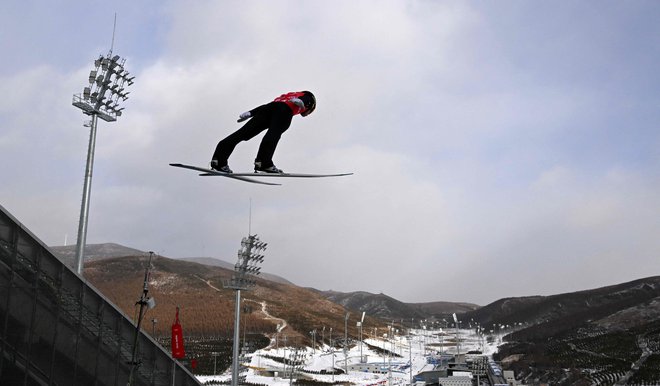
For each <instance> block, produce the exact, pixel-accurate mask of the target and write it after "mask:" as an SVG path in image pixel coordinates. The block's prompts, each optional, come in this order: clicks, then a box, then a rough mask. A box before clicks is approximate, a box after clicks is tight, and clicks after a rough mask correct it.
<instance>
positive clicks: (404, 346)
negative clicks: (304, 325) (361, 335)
mask: <svg viewBox="0 0 660 386" xmlns="http://www.w3.org/2000/svg"><path fill="white" fill-rule="evenodd" d="M459 338H460V346H459V347H457V346H456V331H455V330H453V329H452V330H445V331H442V330H435V331H430V330H412V331H411V334H410V337H408V336H396V335H395V336H394V337H392V338H386V337H383V338H378V339H373V338H369V339H365V340H364V344H362V345H361V344H360V342H357V343H356V344H355V345H353V347H351V348H350V350H348V352H347V353H346V355H345V354H344V351H343V349H335V350H334V352H333V350H331V349H330V347H329V346H327V345H325V346H324V347H319V346H317V347H316V349H315V350H314V349H312V348H311V347H307V348H305V349H298V352H297V354H298V358H300V359H302V360H304V365H302V366H301V367H302V369H304V370H308V371H311V372H318V373H320V372H322V371H323V372H325V371H328V370H330V369H332V368H333V367H334V368H337V369H345V368H348V367H350V366H351V365H357V364H359V363H360V353H362V356H363V357H365V356H366V363H370V364H374V365H375V366H374V367H376V368H379V369H380V368H383V369H384V373H381V374H378V373H372V372H365V371H358V370H355V371H351V370H350V368H349V371H348V373H347V374H340V375H332V374H316V373H305V376H307V377H310V378H313V379H316V380H318V381H322V382H329V383H331V382H350V383H353V384H356V385H376V384H385V383H388V382H389V384H391V385H404V384H409V383H410V380H411V377H413V376H414V375H415V374H417V373H419V372H421V371H426V370H432V369H433V365H432V364H429V363H427V356H429V355H431V354H437V353H440V352H443V353H446V354H456V353H457V350H459V352H460V353H466V352H469V351H477V350H478V351H481V352H482V353H483V355H488V356H490V355H492V354H493V353H494V352H496V351H497V345H496V342H497V339H495V342H493V343H488V342H487V339H486V337H485V336H483V337H481V338H480V337H479V336H477V335H476V334H475V332H474V330H459ZM368 345H371V346H374V347H379V348H383V349H385V350H387V351H389V352H393V353H396V354H398V355H399V356H398V357H397V356H390V355H388V354H387V353H386V354H378V353H377V352H376V351H374V350H371V349H370V348H369V346H368ZM294 353H296V351H295V349H294V348H292V347H282V345H281V341H280V346H279V347H278V348H277V349H276V348H275V347H274V344H272V345H271V346H270V347H269V348H265V349H262V350H258V351H256V352H254V353H252V354H250V355H249V358H250V365H249V370H248V372H247V381H248V382H252V383H259V384H265V385H274V386H279V385H282V386H284V385H288V384H289V378H288V377H284V374H285V369H284V365H283V364H282V363H281V362H278V361H275V360H273V359H270V358H272V357H276V358H292V357H293V355H294ZM269 357H270V358H269ZM411 359H412V366H409V363H410V362H411ZM263 370H275V371H277V376H273V377H268V376H263V375H259V373H262V372H263ZM388 370H389V371H388ZM288 372H289V371H288V370H287V374H288ZM198 379H199V380H200V382H202V383H205V382H209V381H212V380H217V381H229V380H231V369H230V370H228V371H227V372H226V373H224V374H222V375H217V376H198Z"/></svg>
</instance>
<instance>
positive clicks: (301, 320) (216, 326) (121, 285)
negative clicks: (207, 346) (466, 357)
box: [85, 256, 384, 343]
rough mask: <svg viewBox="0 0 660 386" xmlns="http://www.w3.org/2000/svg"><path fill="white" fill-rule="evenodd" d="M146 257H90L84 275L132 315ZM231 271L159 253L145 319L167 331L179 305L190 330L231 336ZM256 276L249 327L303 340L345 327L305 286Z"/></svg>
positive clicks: (246, 303) (248, 296) (247, 299)
mask: <svg viewBox="0 0 660 386" xmlns="http://www.w3.org/2000/svg"><path fill="white" fill-rule="evenodd" d="M147 261H148V257H147V256H128V257H118V258H109V259H102V260H97V261H92V262H90V263H88V264H87V265H86V266H85V277H86V278H87V279H88V280H89V281H90V282H91V283H92V284H93V285H94V286H95V287H97V288H98V289H99V290H100V291H101V292H102V293H103V294H104V295H105V296H107V297H108V298H109V299H110V300H111V301H113V302H114V303H115V304H117V305H118V306H119V307H120V308H121V309H122V310H124V311H125V312H126V313H127V314H128V315H133V314H134V313H135V303H136V301H137V300H138V298H139V296H140V294H141V290H142V286H143V280H144V272H145V266H146V264H147ZM232 273H233V272H232V271H230V270H227V269H225V268H221V267H212V266H208V265H202V264H199V263H193V262H187V261H181V260H176V259H168V258H165V257H161V256H156V257H155V258H154V261H153V270H152V272H151V278H150V281H149V283H150V285H149V295H150V296H152V297H153V298H154V299H155V300H156V304H157V306H156V307H155V308H154V309H152V310H150V311H148V314H147V320H151V319H153V318H155V319H157V320H158V321H159V322H158V323H157V324H156V326H155V327H156V335H166V334H168V333H169V329H170V326H171V323H172V322H173V320H174V313H175V310H176V307H177V306H179V307H180V308H181V314H180V318H181V321H182V324H183V327H184V329H185V331H186V333H187V334H190V335H205V336H231V331H232V329H233V317H234V299H235V292H234V291H233V290H229V289H224V288H223V280H226V279H229V278H231V275H232ZM257 281H258V285H257V286H256V287H255V288H254V289H253V290H251V291H241V295H242V299H243V302H242V305H243V307H244V308H245V307H246V308H249V309H251V313H247V314H243V316H242V323H243V322H245V326H247V327H246V328H247V331H251V332H259V333H266V334H268V333H274V332H275V330H276V326H277V325H278V324H281V325H284V324H286V326H287V327H286V328H285V330H284V333H285V334H287V335H288V336H289V337H296V336H297V337H298V338H299V340H300V342H301V343H302V342H303V341H305V340H308V339H309V331H312V330H314V329H317V330H321V329H322V328H323V327H324V326H325V327H326V328H328V329H329V328H331V327H332V328H334V329H335V331H343V329H344V314H345V310H344V308H343V307H341V306H340V305H338V304H335V303H333V302H331V301H329V300H327V299H325V298H324V297H323V296H321V295H319V294H318V293H316V292H315V291H311V290H308V289H305V288H301V287H296V286H294V285H289V284H283V283H277V282H273V281H270V280H264V279H257ZM262 304H263V305H264V306H263V307H264V310H265V313H264V312H263V311H262ZM280 319H281V320H280ZM148 324H149V323H148ZM365 324H368V325H369V326H373V327H381V326H384V323H383V322H381V321H379V320H377V319H375V318H368V319H367V320H365ZM145 328H147V327H145ZM148 328H149V329H151V326H148ZM349 333H350V334H351V335H353V336H355V335H357V331H356V327H355V323H354V322H352V323H349Z"/></svg>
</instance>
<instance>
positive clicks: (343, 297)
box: [319, 291, 479, 320]
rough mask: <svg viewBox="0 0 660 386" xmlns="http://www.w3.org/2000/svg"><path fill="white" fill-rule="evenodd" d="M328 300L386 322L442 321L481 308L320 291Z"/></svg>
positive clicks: (361, 292) (367, 294)
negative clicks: (399, 320)
mask: <svg viewBox="0 0 660 386" xmlns="http://www.w3.org/2000/svg"><path fill="white" fill-rule="evenodd" d="M319 293H321V294H322V295H323V296H325V297H326V298H327V299H329V300H332V301H333V302H335V303H338V304H341V305H343V306H344V307H346V308H348V309H349V310H353V311H356V312H365V313H366V314H367V315H372V316H376V317H379V318H382V319H386V320H392V319H404V320H410V319H417V320H421V319H430V318H436V319H442V318H443V317H447V315H451V314H452V313H457V314H458V313H464V312H466V311H472V310H475V309H477V308H479V306H477V305H476V304H469V303H451V302H432V303H404V302H401V301H399V300H396V299H394V298H392V297H390V296H387V295H385V294H382V293H381V294H372V293H369V292H364V291H358V292H337V291H319Z"/></svg>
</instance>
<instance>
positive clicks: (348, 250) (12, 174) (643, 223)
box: [0, 0, 660, 305]
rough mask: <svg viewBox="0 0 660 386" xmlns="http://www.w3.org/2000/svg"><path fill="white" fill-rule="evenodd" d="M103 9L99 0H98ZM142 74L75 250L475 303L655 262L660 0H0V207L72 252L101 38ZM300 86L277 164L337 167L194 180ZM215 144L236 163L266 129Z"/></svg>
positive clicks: (587, 282)
mask: <svg viewBox="0 0 660 386" xmlns="http://www.w3.org/2000/svg"><path fill="white" fill-rule="evenodd" d="M109 4H110V5H109ZM115 12H116V13H117V30H116V35H115V41H114V50H113V53H114V54H119V55H121V56H122V57H125V58H126V67H127V69H128V70H129V71H130V72H131V73H133V74H134V75H135V76H136V79H135V84H134V85H133V86H131V88H130V91H131V94H130V97H129V99H128V100H127V101H126V102H125V104H124V106H125V107H126V109H125V110H124V115H123V116H122V117H120V118H119V119H118V120H117V122H114V123H107V122H104V121H99V129H98V135H97V146H96V159H95V164H94V174H93V183H92V194H91V208H90V212H91V213H90V219H89V231H88V237H87V242H88V243H90V244H94V243H105V242H114V243H119V244H122V245H125V246H128V247H133V248H137V249H141V250H145V251H149V250H152V251H155V252H157V253H159V254H161V255H163V256H167V257H173V258H180V257H199V256H211V257H217V258H221V259H223V260H226V261H229V262H234V261H236V252H237V251H238V249H239V247H240V240H241V238H242V237H243V236H245V235H247V234H248V232H249V231H250V221H249V216H250V202H251V203H252V221H251V231H252V233H253V234H255V233H256V234H257V235H259V237H260V238H261V239H262V240H263V241H265V242H267V243H268V244H269V245H268V250H267V251H266V259H265V261H264V264H263V270H264V271H266V272H269V273H274V274H278V275H281V276H283V277H285V278H287V279H289V280H291V281H293V282H294V283H296V284H298V285H300V286H310V287H314V288H317V289H321V290H329V289H332V290H337V291H344V292H348V291H357V290H363V291H369V292H373V293H379V292H382V293H385V294H387V295H390V296H392V297H394V298H396V299H399V300H402V301H406V302H426V301H465V302H473V303H477V304H480V305H485V304H488V303H490V302H493V301H495V300H497V299H500V298H503V297H510V296H527V295H551V294H557V293H563V292H572V291H576V290H583V289H589V288H596V287H601V286H606V285H611V284H617V283H621V282H625V281H630V280H634V279H638V278H643V277H648V276H654V275H658V274H660V130H659V122H660V75H659V74H660V71H659V70H658V64H659V63H660V23H658V20H659V19H660V2H657V1H558V2H557V1H552V2H538V1H536V2H529V1H497V2H483V1H460V2H454V1H394V0H393V1H378V0H372V1H352V0H351V1H348V0H346V1H323V2H322V1H307V2H301V1H277V2H270V1H163V0H157V1H156V0H154V1H132V0H126V1H114V2H101V1H45V0H44V1H26V0H5V1H2V3H0V25H1V26H2V27H0V49H1V50H2V53H3V54H2V57H3V59H2V61H0V164H2V165H3V166H2V183H1V184H0V204H1V205H2V206H4V207H5V208H6V209H7V210H9V212H10V213H12V214H13V215H14V216H15V217H17V218H18V219H19V220H20V221H21V222H23V223H24V224H25V225H26V226H27V227H28V228H29V229H30V230H31V231H32V232H33V233H35V234H36V235H37V236H38V237H39V238H40V239H41V240H43V241H44V242H45V243H46V244H48V245H63V244H64V243H65V240H66V242H67V243H68V244H75V242H76V233H77V229H78V218H79V211H80V202H81V197H82V187H83V178H84V171H85V160H86V154H87V144H88V141H89V129H88V128H86V127H83V123H84V122H85V121H86V120H88V119H89V117H87V116H85V115H83V114H82V112H81V111H80V110H79V109H77V108H75V107H74V106H72V105H71V101H72V100H71V99H72V95H73V94H74V93H80V92H81V91H82V89H83V87H84V86H85V85H86V83H87V78H88V74H89V71H90V70H91V69H92V67H93V61H94V59H96V58H97V57H98V56H99V55H106V54H107V53H108V51H109V50H110V48H111V42H112V27H113V18H114V13H115ZM297 90H311V91H312V92H314V93H315V95H316V96H317V102H318V107H317V109H316V111H315V112H314V114H312V115H310V116H308V117H305V118H302V117H300V116H296V117H295V118H294V120H293V123H292V125H291V128H290V129H289V130H288V131H287V132H286V133H285V134H284V135H283V137H282V140H281V141H280V144H279V146H278V148H277V152H276V154H275V158H274V161H275V164H276V165H277V166H278V167H280V168H282V169H284V170H285V171H290V172H302V173H330V172H354V173H355V174H354V175H353V176H351V177H341V178H333V179H323V180H282V182H283V183H284V185H283V186H280V187H271V186H259V185H252V184H247V183H243V182H239V181H234V180H231V179H226V178H222V177H218V178H202V177H198V176H197V175H196V173H194V172H192V171H187V170H182V169H175V168H172V167H170V166H168V163H170V162H183V163H191V164H195V165H200V166H206V165H208V162H209V161H210V157H211V155H212V153H213V150H214V148H215V145H216V143H217V142H218V140H220V139H221V138H223V137H224V136H226V135H227V134H229V133H231V132H232V131H234V130H236V129H238V128H239V127H240V125H239V124H237V123H236V119H237V118H238V115H239V114H240V113H242V112H244V111H247V110H249V109H251V108H254V107H256V106H258V105H260V104H263V103H266V102H268V101H270V100H272V99H273V98H274V97H276V96H278V95H280V94H282V93H285V92H288V91H297ZM260 138H261V137H258V138H255V139H253V140H252V141H249V142H243V143H241V144H239V146H238V147H237V148H236V151H235V152H234V154H233V155H232V157H231V158H230V166H231V167H232V168H233V169H234V170H235V171H249V170H251V167H252V161H253V159H254V156H255V154H256V150H257V147H258V145H259V140H260Z"/></svg>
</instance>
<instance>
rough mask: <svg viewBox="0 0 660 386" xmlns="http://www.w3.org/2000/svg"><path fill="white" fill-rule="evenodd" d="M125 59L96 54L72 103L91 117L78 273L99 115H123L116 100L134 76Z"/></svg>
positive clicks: (113, 117) (123, 97) (109, 118)
mask: <svg viewBox="0 0 660 386" xmlns="http://www.w3.org/2000/svg"><path fill="white" fill-rule="evenodd" d="M125 62H126V59H122V58H120V57H119V55H114V56H112V49H111V50H110V52H109V53H108V55H106V56H103V55H101V56H99V57H98V59H96V60H95V61H94V69H92V71H91V72H90V73H89V85H87V86H86V87H85V88H84V89H83V92H82V94H74V95H73V105H74V106H76V107H77V108H79V109H81V110H82V111H83V113H84V114H86V115H89V116H91V117H92V120H91V122H90V123H89V127H90V134H89V147H88V150H87V166H86V168H85V182H84V185H83V198H82V204H81V207H80V221H79V223H78V241H77V245H76V271H77V272H78V274H79V275H82V270H83V259H84V253H85V243H86V241H87V219H88V217H89V194H90V191H91V187H92V169H93V166H94V148H95V146H96V126H97V121H98V118H101V119H103V120H104V121H106V122H114V121H116V120H117V117H120V116H121V115H122V111H123V110H124V108H123V107H119V100H120V99H121V101H122V102H123V101H126V99H128V94H129V92H128V91H126V88H127V87H128V86H130V85H132V84H133V80H134V79H135V77H131V76H130V74H129V73H128V71H126V70H125V69H124V63H125ZM85 126H87V125H85Z"/></svg>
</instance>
